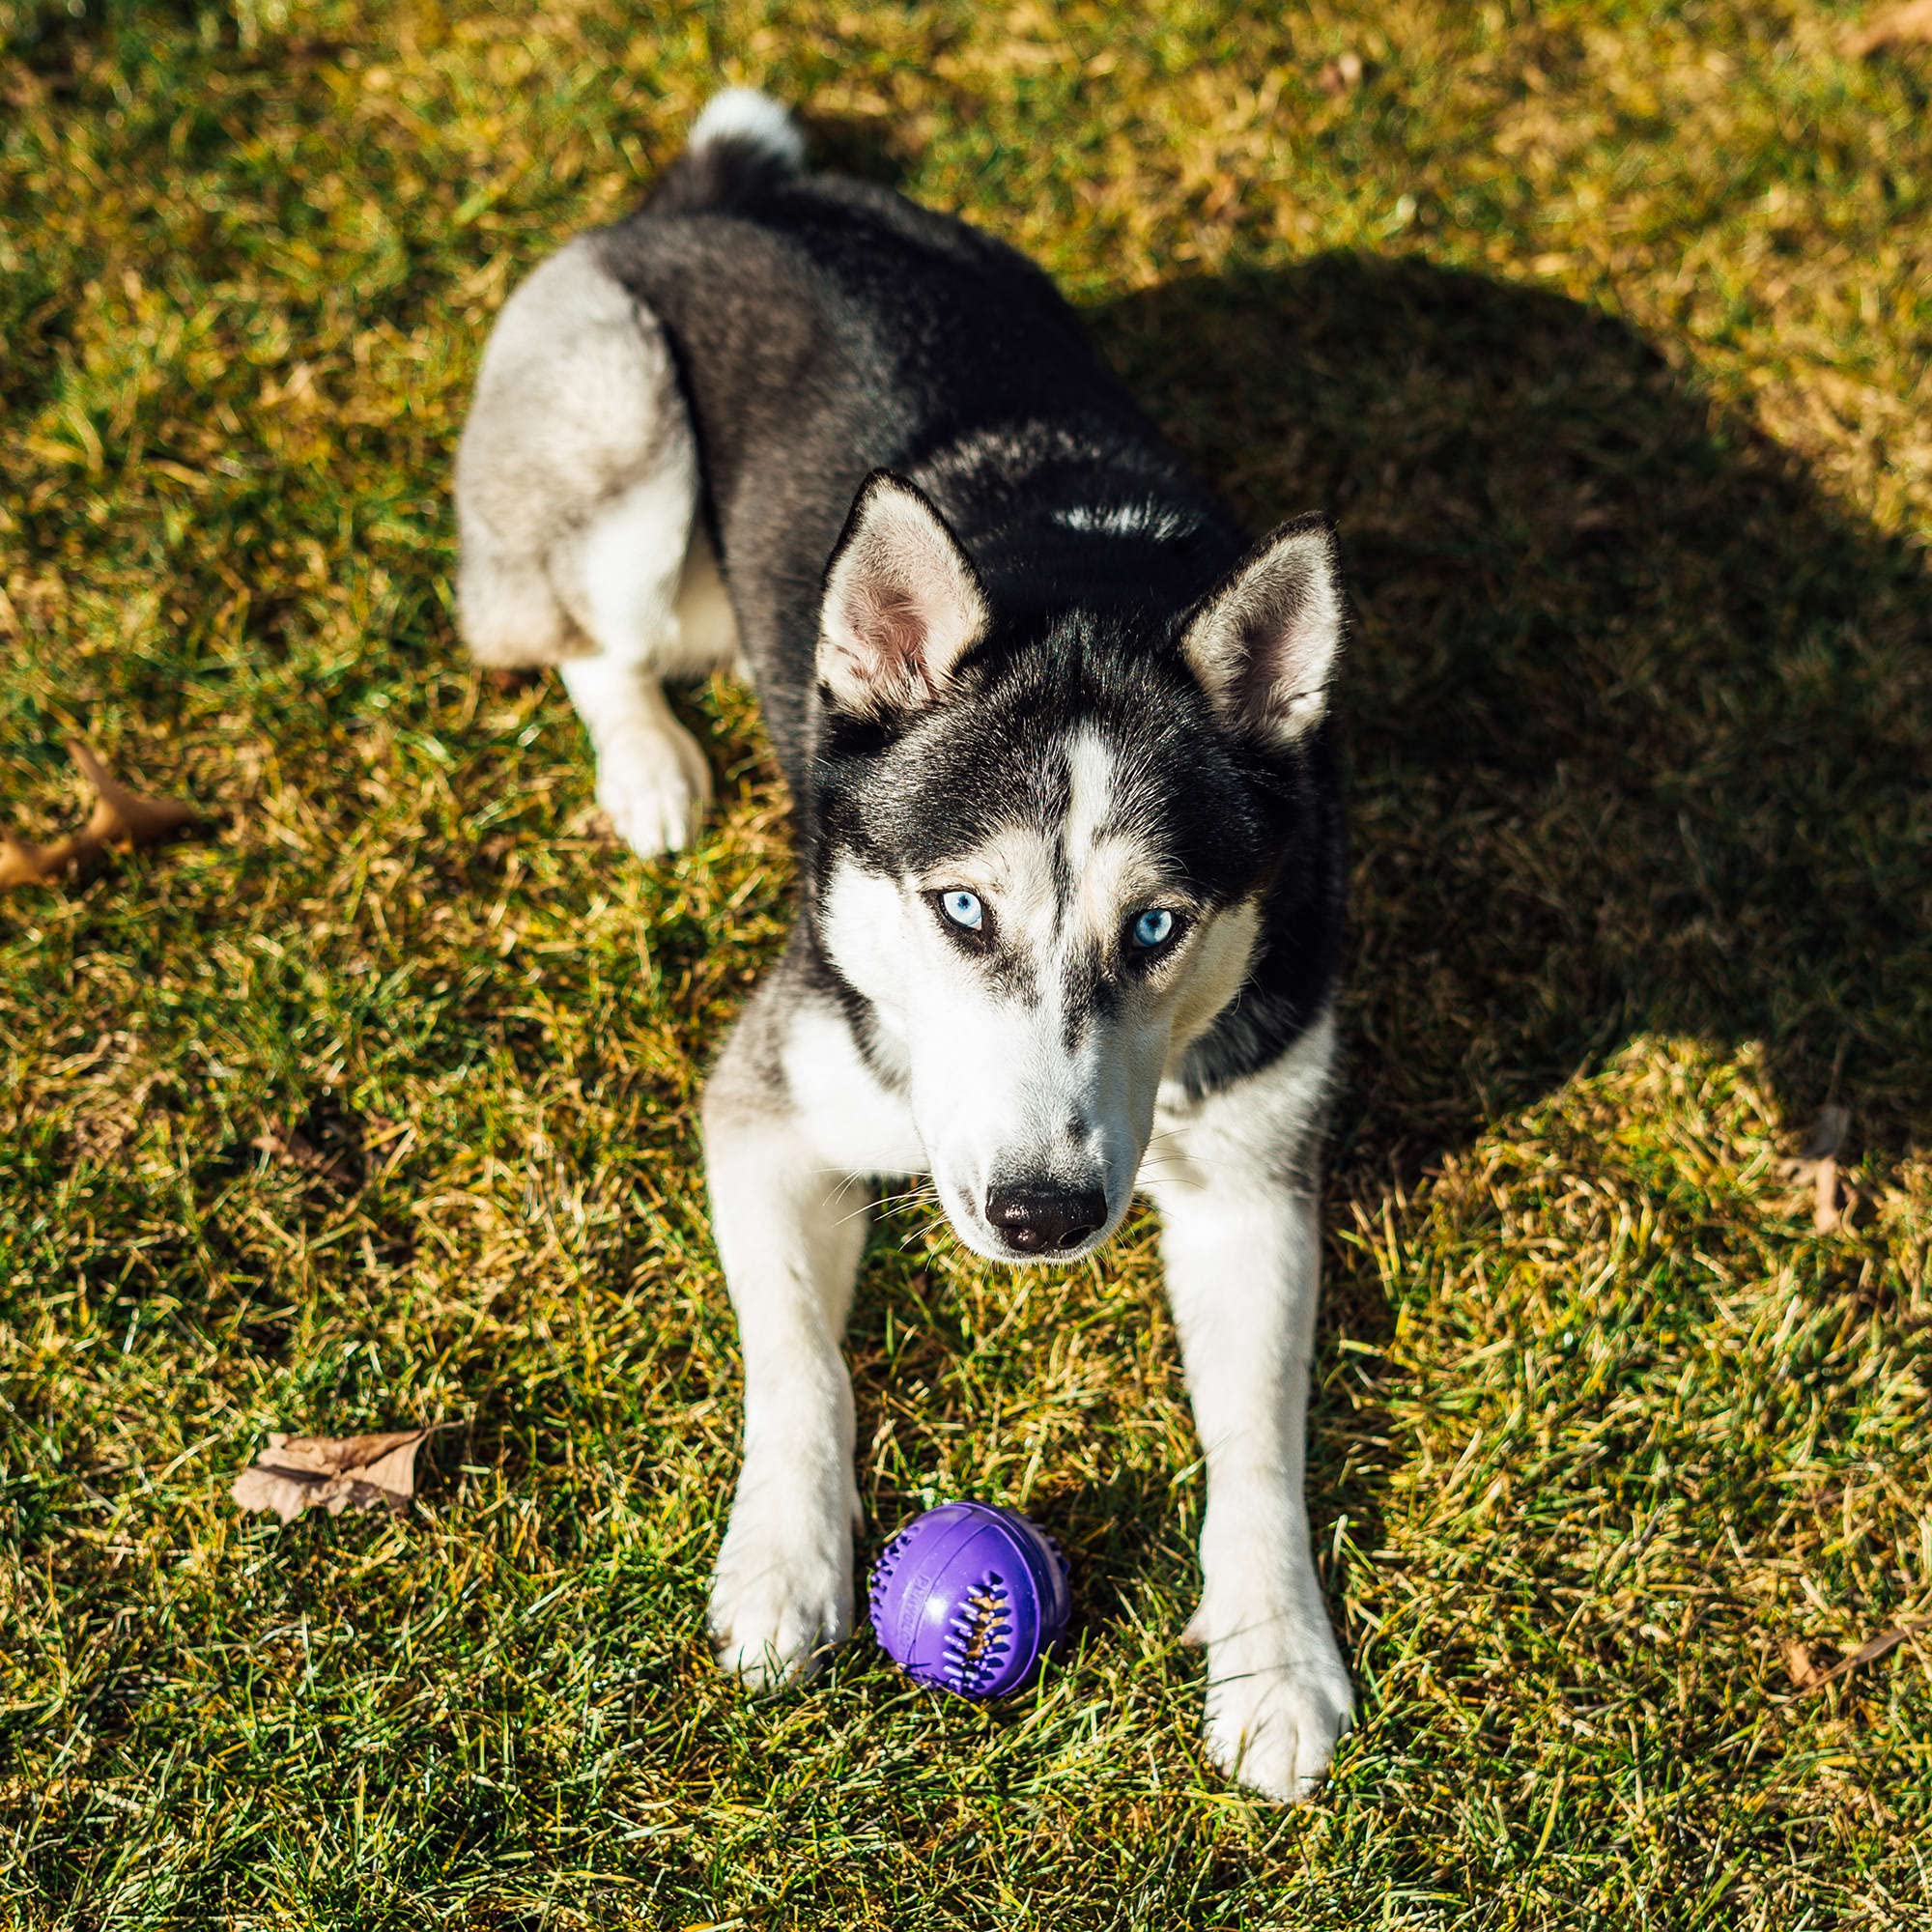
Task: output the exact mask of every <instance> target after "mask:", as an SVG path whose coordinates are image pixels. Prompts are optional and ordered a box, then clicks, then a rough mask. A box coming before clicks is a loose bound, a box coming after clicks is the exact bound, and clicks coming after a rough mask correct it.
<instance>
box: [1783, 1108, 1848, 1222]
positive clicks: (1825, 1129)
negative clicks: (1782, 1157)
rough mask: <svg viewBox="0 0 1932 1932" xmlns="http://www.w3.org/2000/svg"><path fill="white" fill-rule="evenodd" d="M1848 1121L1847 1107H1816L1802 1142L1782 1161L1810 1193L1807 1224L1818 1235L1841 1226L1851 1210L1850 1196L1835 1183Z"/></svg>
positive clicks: (1790, 1174)
mask: <svg viewBox="0 0 1932 1932" xmlns="http://www.w3.org/2000/svg"><path fill="white" fill-rule="evenodd" d="M1851 1124H1852V1110H1851V1109H1850V1108H1849V1107H1840V1106H1836V1105H1829V1106H1824V1107H1820V1108H1819V1110H1818V1118H1817V1119H1816V1120H1815V1121H1813V1122H1812V1123H1811V1131H1810V1132H1809V1133H1808V1134H1807V1135H1806V1136H1805V1137H1804V1146H1803V1147H1801V1148H1800V1149H1799V1150H1798V1151H1797V1152H1796V1153H1795V1154H1793V1155H1792V1156H1791V1158H1790V1159H1789V1160H1786V1161H1785V1162H1783V1163H1782V1165H1783V1168H1784V1172H1785V1173H1786V1174H1787V1175H1788V1176H1789V1177H1790V1178H1791V1179H1793V1180H1797V1181H1802V1182H1803V1183H1804V1185H1805V1186H1806V1187H1808V1188H1809V1189H1810V1192H1811V1225H1812V1227H1813V1228H1814V1229H1815V1230H1816V1231H1817V1232H1818V1233H1819V1234H1821V1235H1829V1234H1832V1233H1833V1231H1834V1230H1835V1229H1837V1228H1839V1227H1841V1226H1842V1225H1843V1224H1844V1221H1845V1219H1846V1217H1847V1215H1848V1214H1849V1212H1850V1210H1851V1206H1852V1202H1851V1196H1850V1194H1849V1192H1847V1191H1846V1190H1844V1189H1842V1188H1841V1187H1840V1185H1839V1182H1838V1155H1839V1152H1840V1151H1842V1149H1843V1148H1844V1145H1845V1135H1846V1132H1847V1131H1848V1130H1849V1129H1850V1127H1851Z"/></svg>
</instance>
